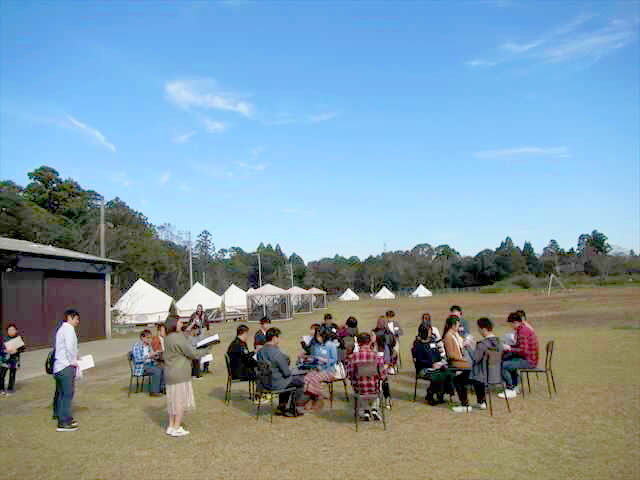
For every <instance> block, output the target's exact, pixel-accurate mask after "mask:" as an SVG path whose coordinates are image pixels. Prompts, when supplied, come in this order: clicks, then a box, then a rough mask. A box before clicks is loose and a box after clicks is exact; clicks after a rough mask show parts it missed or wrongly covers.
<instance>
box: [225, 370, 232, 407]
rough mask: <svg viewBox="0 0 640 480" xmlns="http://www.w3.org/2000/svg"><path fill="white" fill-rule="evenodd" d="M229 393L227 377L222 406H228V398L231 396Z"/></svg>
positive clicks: (229, 387)
mask: <svg viewBox="0 0 640 480" xmlns="http://www.w3.org/2000/svg"><path fill="white" fill-rule="evenodd" d="M230 391H231V386H230V385H229V377H227V386H226V388H225V389H224V404H225V405H227V406H229V397H230V396H231V394H230Z"/></svg>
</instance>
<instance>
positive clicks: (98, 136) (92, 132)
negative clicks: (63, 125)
mask: <svg viewBox="0 0 640 480" xmlns="http://www.w3.org/2000/svg"><path fill="white" fill-rule="evenodd" d="M66 117H67V120H69V122H71V125H72V126H73V128H75V129H77V130H80V131H81V132H83V133H85V134H87V135H89V136H91V137H93V138H94V139H95V140H97V141H98V143H100V144H101V145H103V146H104V147H106V148H108V149H109V150H111V151H112V152H115V151H116V147H115V145H114V144H113V143H109V142H108V141H107V139H106V137H105V136H104V135H103V134H102V132H100V131H99V130H97V129H95V128H93V127H90V126H89V125H87V124H85V123H82V122H81V121H80V120H77V119H75V118H74V117H72V116H71V115H68V114H67V116H66Z"/></svg>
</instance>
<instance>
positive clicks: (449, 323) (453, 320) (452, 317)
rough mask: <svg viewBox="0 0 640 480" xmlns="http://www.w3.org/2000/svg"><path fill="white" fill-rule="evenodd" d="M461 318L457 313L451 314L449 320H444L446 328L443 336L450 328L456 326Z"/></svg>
mask: <svg viewBox="0 0 640 480" xmlns="http://www.w3.org/2000/svg"><path fill="white" fill-rule="evenodd" d="M459 321H460V319H459V318H458V317H456V316H455V315H449V316H448V317H447V320H446V321H445V322H444V329H443V331H442V338H444V336H445V335H446V334H447V332H448V331H449V330H451V329H452V328H454V327H455V325H456V323H458V322H459Z"/></svg>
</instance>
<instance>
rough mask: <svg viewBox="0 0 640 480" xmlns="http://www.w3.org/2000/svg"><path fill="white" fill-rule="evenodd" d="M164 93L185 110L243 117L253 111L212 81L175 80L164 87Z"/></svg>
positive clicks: (244, 102) (250, 106)
mask: <svg viewBox="0 0 640 480" xmlns="http://www.w3.org/2000/svg"><path fill="white" fill-rule="evenodd" d="M165 92H166V94H167V98H168V99H169V100H170V101H171V102H173V103H175V104H176V105H178V106H179V107H181V108H185V109H189V108H201V109H206V110H223V111H228V112H235V113H239V114H240V115H244V116H245V117H250V116H251V115H252V114H253V110H254V107H253V105H252V104H251V103H249V102H247V101H245V100H242V99H239V98H238V97H237V96H236V95H233V94H229V93H225V92H222V91H220V90H219V89H218V88H217V87H216V85H215V82H213V80H175V81H173V82H168V83H167V84H166V85H165Z"/></svg>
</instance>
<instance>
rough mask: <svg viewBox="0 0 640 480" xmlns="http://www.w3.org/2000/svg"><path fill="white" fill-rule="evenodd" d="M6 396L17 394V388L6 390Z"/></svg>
mask: <svg viewBox="0 0 640 480" xmlns="http://www.w3.org/2000/svg"><path fill="white" fill-rule="evenodd" d="M4 394H5V396H7V397H10V396H12V395H15V394H16V391H15V390H7V391H6V392H4Z"/></svg>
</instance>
